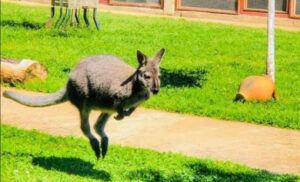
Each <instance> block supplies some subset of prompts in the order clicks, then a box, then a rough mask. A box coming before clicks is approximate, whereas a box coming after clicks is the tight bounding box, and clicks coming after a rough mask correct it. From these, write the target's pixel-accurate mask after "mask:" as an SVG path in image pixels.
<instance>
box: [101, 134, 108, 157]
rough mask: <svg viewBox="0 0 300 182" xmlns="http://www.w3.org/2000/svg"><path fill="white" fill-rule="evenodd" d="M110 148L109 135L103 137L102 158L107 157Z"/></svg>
mask: <svg viewBox="0 0 300 182" xmlns="http://www.w3.org/2000/svg"><path fill="white" fill-rule="evenodd" d="M107 149H108V137H103V138H102V139H101V150H102V158H103V159H104V158H105V155H106V152H107Z"/></svg>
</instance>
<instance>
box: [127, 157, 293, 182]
mask: <svg viewBox="0 0 300 182" xmlns="http://www.w3.org/2000/svg"><path fill="white" fill-rule="evenodd" d="M184 166H185V167H186V168H187V171H188V172H185V173H176V172H175V171H174V173H172V174H170V173H169V174H168V173H166V172H165V171H163V170H157V169H142V170H136V171H131V172H130V173H129V174H128V176H127V177H128V178H129V179H130V180H138V181H146V182H160V181H163V182H165V181H169V182H171V181H172V182H179V181H195V182H196V181H197V182H198V181H214V182H217V181H218V182H224V181H228V182H261V181H288V182H296V181H298V180H299V178H297V177H296V176H289V175H277V174H272V173H269V172H267V171H264V170H255V169H253V170H251V171H249V170H247V171H245V172H232V171H231V170H230V167H228V166H226V165H224V169H221V168H220V167H219V168H218V167H209V166H207V164H203V163H201V162H194V163H188V164H186V165H184ZM233 171H235V170H233Z"/></svg>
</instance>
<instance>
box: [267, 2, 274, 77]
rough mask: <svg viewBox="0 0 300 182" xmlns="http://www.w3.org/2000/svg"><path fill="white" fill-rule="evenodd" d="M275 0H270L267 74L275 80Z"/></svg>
mask: <svg viewBox="0 0 300 182" xmlns="http://www.w3.org/2000/svg"><path fill="white" fill-rule="evenodd" d="M274 20H275V0H269V13H268V56H267V75H269V76H270V77H271V79H272V80H273V82H275V30H274V24H275V23H274Z"/></svg>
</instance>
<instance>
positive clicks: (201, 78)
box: [160, 68, 207, 88]
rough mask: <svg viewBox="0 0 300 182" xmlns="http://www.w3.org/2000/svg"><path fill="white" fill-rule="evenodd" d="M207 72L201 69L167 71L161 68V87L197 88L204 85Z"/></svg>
mask: <svg viewBox="0 0 300 182" xmlns="http://www.w3.org/2000/svg"><path fill="white" fill-rule="evenodd" d="M206 75H207V71H206V70H205V69H202V68H196V69H193V70H182V69H180V70H168V69H165V68H161V78H160V79H161V85H162V87H168V86H171V87H199V88H201V87H202V86H203V84H204V83H205V81H206V80H207V79H206Z"/></svg>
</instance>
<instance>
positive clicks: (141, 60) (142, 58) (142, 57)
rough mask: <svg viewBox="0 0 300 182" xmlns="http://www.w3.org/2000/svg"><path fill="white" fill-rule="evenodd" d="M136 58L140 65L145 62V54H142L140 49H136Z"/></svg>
mask: <svg viewBox="0 0 300 182" xmlns="http://www.w3.org/2000/svg"><path fill="white" fill-rule="evenodd" d="M136 56H137V60H138V61H139V63H140V66H143V65H146V63H147V56H146V55H145V54H143V53H142V52H141V51H140V50H137V51H136Z"/></svg>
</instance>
